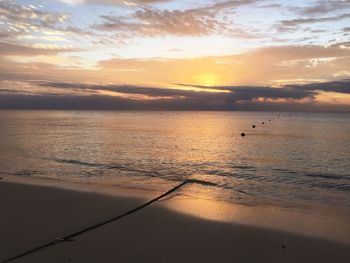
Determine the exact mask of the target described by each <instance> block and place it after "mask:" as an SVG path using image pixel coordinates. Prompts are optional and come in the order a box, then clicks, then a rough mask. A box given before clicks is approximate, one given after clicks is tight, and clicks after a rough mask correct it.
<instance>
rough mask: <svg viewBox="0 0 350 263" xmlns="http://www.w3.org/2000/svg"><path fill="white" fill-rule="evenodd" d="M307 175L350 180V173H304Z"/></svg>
mask: <svg viewBox="0 0 350 263" xmlns="http://www.w3.org/2000/svg"><path fill="white" fill-rule="evenodd" d="M303 176H306V177H317V178H324V179H332V180H333V179H335V180H350V175H336V174H320V173H307V174H303Z"/></svg>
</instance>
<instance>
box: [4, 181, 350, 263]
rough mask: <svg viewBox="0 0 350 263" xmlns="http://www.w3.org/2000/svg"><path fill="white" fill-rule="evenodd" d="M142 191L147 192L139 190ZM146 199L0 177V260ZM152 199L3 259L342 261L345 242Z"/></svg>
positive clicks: (349, 253) (349, 254) (348, 253)
mask: <svg viewBox="0 0 350 263" xmlns="http://www.w3.org/2000/svg"><path fill="white" fill-rule="evenodd" d="M147 198H148V197H147ZM145 200H146V199H142V198H131V197H123V196H117V195H115V196H107V195H104V194H97V193H91V192H88V191H85V192H83V191H73V190H68V189H60V188H58V187H52V186H47V185H46V186H39V185H28V184H22V183H18V182H17V183H13V182H9V180H6V178H3V179H2V180H0V211H1V216H0V233H1V234H0V262H3V261H4V260H6V259H7V258H10V257H13V256H15V255H18V254H21V253H23V252H25V251H27V250H30V249H32V248H35V247H37V246H40V245H42V244H45V243H47V242H50V241H52V240H55V238H57V237H62V236H65V235H69V234H70V233H73V232H76V231H79V230H80V229H83V228H85V227H88V226H90V225H94V224H96V223H99V222H101V221H104V220H106V219H108V218H111V217H114V216H116V215H118V214H122V213H124V212H126V211H128V210H131V209H133V208H135V207H137V206H138V205H140V204H142V203H144V202H145ZM167 202H168V200H164V201H162V202H157V203H155V204H152V205H150V206H148V207H146V208H144V209H142V210H139V211H137V212H135V213H133V214H131V215H129V216H126V217H124V218H121V219H120V220H117V221H114V222H111V223H109V224H106V225H104V226H101V227H99V228H96V229H93V230H91V231H88V232H85V233H83V234H81V235H79V236H76V237H74V238H73V241H66V242H58V243H57V244H55V245H53V246H50V247H47V248H44V249H42V250H39V251H36V252H34V253H31V254H29V255H26V256H24V257H22V258H19V259H16V260H13V261H11V262H33V263H34V262H35V263H38V262H50V263H51V262H52V263H54V262H60V263H61V262H84V263H88V262H106V263H108V262H348V260H349V258H350V246H349V245H346V244H341V243H338V242H334V241H330V240H326V239H320V238H313V237H306V236H303V235H296V234H291V233H286V232H283V231H276V230H271V229H264V228H258V227H253V226H247V225H239V224H233V223H229V222H226V223H225V222H218V221H213V220H205V219H202V218H199V217H194V216H190V215H186V214H183V213H178V212H175V211H173V210H170V209H168V208H166V205H164V204H166V203H167Z"/></svg>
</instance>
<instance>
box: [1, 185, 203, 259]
mask: <svg viewBox="0 0 350 263" xmlns="http://www.w3.org/2000/svg"><path fill="white" fill-rule="evenodd" d="M188 183H203V184H206V183H207V182H202V181H200V180H186V181H183V182H182V183H180V184H178V185H177V186H175V187H173V188H171V189H170V190H169V191H167V192H165V193H163V194H161V195H159V196H157V197H155V198H154V199H151V200H150V201H148V202H146V203H144V204H142V205H140V206H138V207H136V208H134V209H132V210H129V211H127V212H125V213H123V214H121V215H118V216H115V217H113V218H110V219H108V220H105V221H103V222H101V223H98V224H96V225H92V226H89V227H87V228H84V229H82V230H79V231H77V232H75V233H72V234H69V235H67V236H64V237H61V238H55V239H54V240H53V241H51V242H49V243H46V244H43V245H41V246H38V247H36V248H33V249H30V250H28V251H26V252H23V253H20V254H18V255H16V256H13V257H11V258H8V259H5V260H4V261H1V263H7V262H10V261H12V260H15V259H18V258H21V257H24V256H27V255H29V254H32V253H34V252H37V251H39V250H42V249H44V248H47V247H50V246H53V245H56V244H58V243H61V242H67V241H74V240H73V239H72V238H73V237H76V236H79V235H81V234H83V233H86V232H88V231H91V230H93V229H96V228H98V227H101V226H104V225H106V224H109V223H111V222H113V221H116V220H119V219H121V218H123V217H126V216H128V215H131V214H133V213H135V212H137V211H139V210H141V209H143V208H145V207H147V206H149V205H151V204H153V203H155V202H157V201H159V200H160V199H162V198H163V197H165V196H167V195H169V194H171V193H173V192H175V191H176V190H178V189H179V188H180V187H182V186H184V185H185V184H188ZM207 184H208V185H210V183H207Z"/></svg>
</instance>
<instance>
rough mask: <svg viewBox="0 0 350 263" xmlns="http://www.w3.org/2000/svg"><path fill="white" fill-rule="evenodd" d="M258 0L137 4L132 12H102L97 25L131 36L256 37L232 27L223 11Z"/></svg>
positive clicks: (99, 27)
mask: <svg viewBox="0 0 350 263" xmlns="http://www.w3.org/2000/svg"><path fill="white" fill-rule="evenodd" d="M253 2H255V1H252V0H248V1H242V0H237V1H224V2H219V3H215V4H212V5H208V6H204V7H198V8H193V9H185V10H166V9H165V10H159V9H156V8H152V7H147V6H146V7H141V8H138V9H137V10H136V11H135V12H134V13H132V14H131V15H129V16H120V15H102V16H101V18H102V20H103V22H102V23H99V24H95V25H94V26H93V28H94V29H98V30H105V31H112V32H115V33H117V34H119V35H120V36H121V37H132V36H151V37H154V36H162V35H177V36H204V35H210V34H220V33H224V34H231V35H236V36H241V37H254V34H250V33H248V32H245V31H244V30H243V29H240V28H235V27H233V25H232V23H231V22H229V21H226V19H224V18H223V17H221V15H222V14H223V12H225V11H228V10H231V11H232V8H236V7H239V6H242V5H248V4H250V3H253Z"/></svg>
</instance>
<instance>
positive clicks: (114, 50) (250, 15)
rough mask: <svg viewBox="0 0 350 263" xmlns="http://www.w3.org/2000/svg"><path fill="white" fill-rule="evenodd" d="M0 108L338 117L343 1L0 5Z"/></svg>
mask: <svg viewBox="0 0 350 263" xmlns="http://www.w3.org/2000/svg"><path fill="white" fill-rule="evenodd" d="M0 108H3V109H4V108H5V109H11V108H19V109H22V108H23V109H36V108H37V109H91V110H104V109H105V110H109V109H110V110H124V109H126V110H127V109H130V110H138V109H140V110H142V109H144V110H287V111H350V0H339V1H334V0H328V1H326V0H303V1H301V0H293V1H292V0H233V1H230V0H217V1H212V0H189V1H185V0H178V1H176V0H57V1H27V0H15V1H8V0H0Z"/></svg>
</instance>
